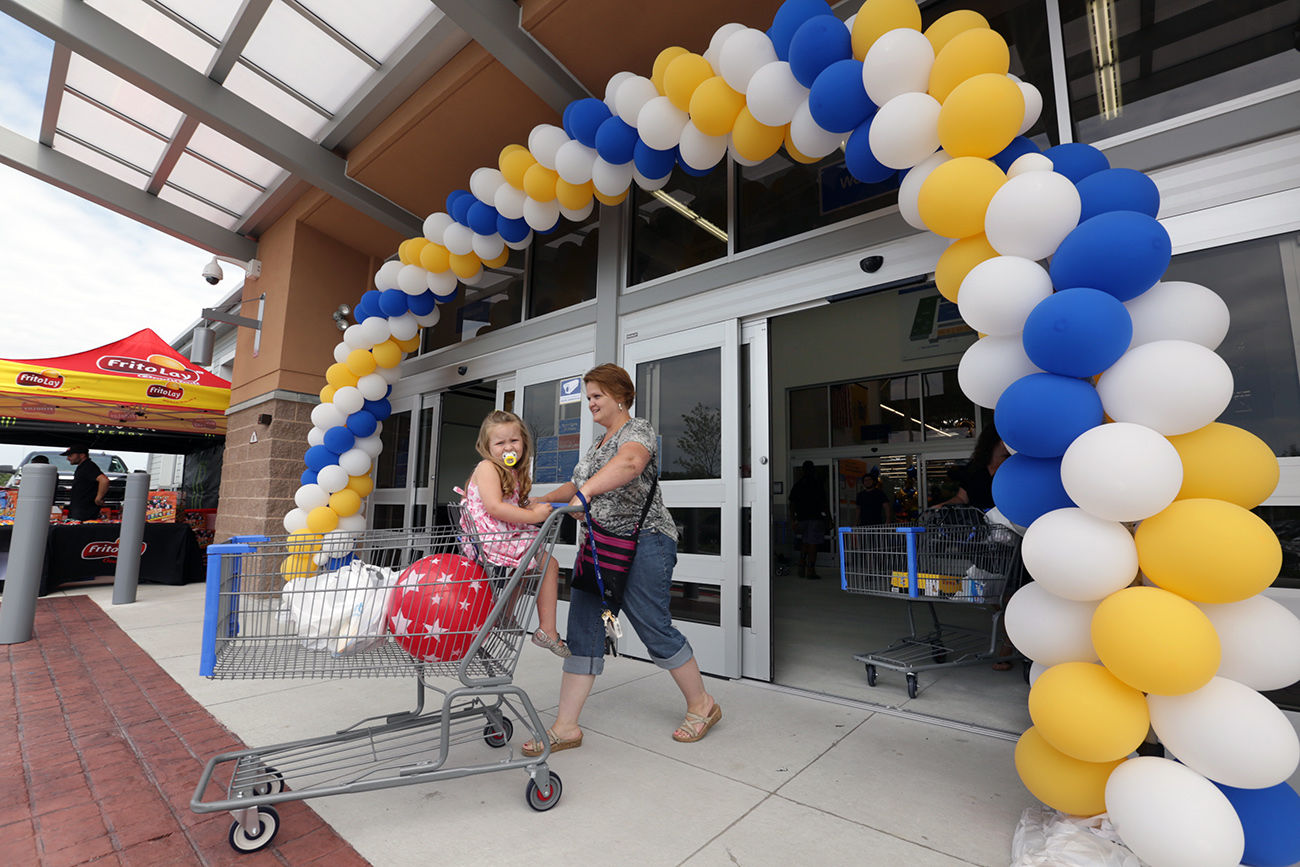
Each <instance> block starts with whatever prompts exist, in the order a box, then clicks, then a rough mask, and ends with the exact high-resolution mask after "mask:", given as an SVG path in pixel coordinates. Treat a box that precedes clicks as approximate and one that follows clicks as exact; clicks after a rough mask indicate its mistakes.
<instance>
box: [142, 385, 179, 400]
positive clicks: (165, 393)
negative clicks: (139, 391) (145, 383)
mask: <svg viewBox="0 0 1300 867" xmlns="http://www.w3.org/2000/svg"><path fill="white" fill-rule="evenodd" d="M144 394H145V397H161V398H166V399H167V400H180V399H181V398H182V397H184V396H185V389H183V388H177V387H176V386H174V385H162V384H158V385H151V386H149V387H148V388H146V389H145V392H144Z"/></svg>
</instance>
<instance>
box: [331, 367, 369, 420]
mask: <svg viewBox="0 0 1300 867" xmlns="http://www.w3.org/2000/svg"><path fill="white" fill-rule="evenodd" d="M369 375H370V376H373V375H374V374H369ZM358 382H360V380H358ZM331 402H332V403H333V404H334V406H336V407H338V410H339V412H341V413H343V415H345V416H349V415H352V413H354V412H356V411H357V410H359V409H361V406H362V404H364V403H365V402H366V398H365V396H364V395H362V394H361V389H359V388H357V387H356V386H355V385H345V386H343V387H341V388H339V389H336V390H335V392H334V400H333V401H331Z"/></svg>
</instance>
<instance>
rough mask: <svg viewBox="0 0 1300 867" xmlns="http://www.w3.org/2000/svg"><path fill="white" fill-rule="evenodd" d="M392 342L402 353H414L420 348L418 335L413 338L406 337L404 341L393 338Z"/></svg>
mask: <svg viewBox="0 0 1300 867" xmlns="http://www.w3.org/2000/svg"><path fill="white" fill-rule="evenodd" d="M393 342H394V343H396V344H397V348H398V349H400V350H402V351H403V352H414V351H415V350H417V349H419V348H420V336H419V335H418V334H417V335H416V336H415V337H408V338H407V339H406V340H398V339H397V338H396V337H394V338H393Z"/></svg>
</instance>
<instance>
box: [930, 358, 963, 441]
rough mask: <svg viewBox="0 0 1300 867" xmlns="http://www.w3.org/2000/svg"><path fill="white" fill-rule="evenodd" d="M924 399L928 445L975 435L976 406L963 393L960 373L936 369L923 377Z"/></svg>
mask: <svg viewBox="0 0 1300 867" xmlns="http://www.w3.org/2000/svg"><path fill="white" fill-rule="evenodd" d="M921 392H922V394H923V396H924V398H923V399H924V400H925V429H924V430H923V431H922V435H923V436H924V437H925V439H926V441H927V442H955V441H956V440H962V439H970V438H972V437H974V436H975V405H974V404H973V403H971V402H970V398H968V397H966V395H964V394H962V391H961V386H960V385H959V384H958V383H957V371H956V370H952V369H948V370H935V371H932V372H930V373H923V374H921Z"/></svg>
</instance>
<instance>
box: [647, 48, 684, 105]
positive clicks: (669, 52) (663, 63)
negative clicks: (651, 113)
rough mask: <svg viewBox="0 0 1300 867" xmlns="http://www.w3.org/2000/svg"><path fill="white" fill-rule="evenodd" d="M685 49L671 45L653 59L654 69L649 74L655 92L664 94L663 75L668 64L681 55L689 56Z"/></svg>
mask: <svg viewBox="0 0 1300 867" xmlns="http://www.w3.org/2000/svg"><path fill="white" fill-rule="evenodd" d="M689 53H690V52H688V51H687V50H686V49H685V48H682V47H681V46H680V45H672V46H670V47H668V48H665V49H664V50H663V51H660V52H659V56H658V57H656V58H655V63H654V68H653V70H652V71H651V73H650V82H651V83H652V84H653V85H654V86H655V90H657V91H659V93H660V94H662V95H666V94H664V73H665V72H667V71H668V64H670V63H672V62H673V61H674V60H676V59H677V58H679V57H681V56H682V55H683V54H689Z"/></svg>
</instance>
